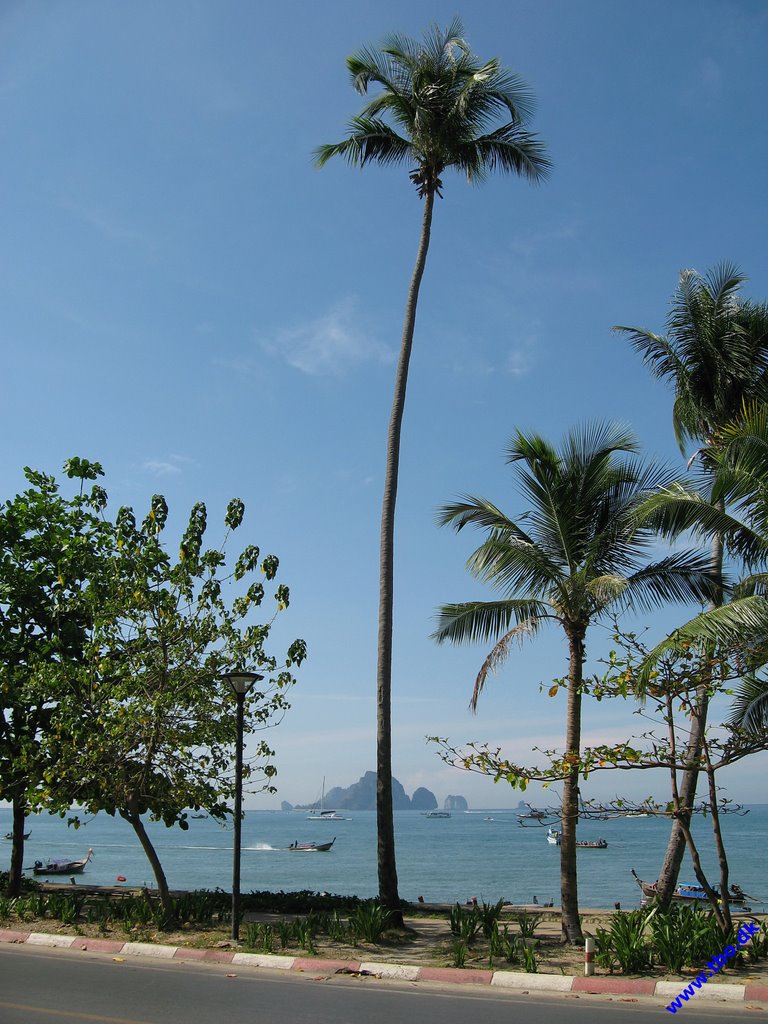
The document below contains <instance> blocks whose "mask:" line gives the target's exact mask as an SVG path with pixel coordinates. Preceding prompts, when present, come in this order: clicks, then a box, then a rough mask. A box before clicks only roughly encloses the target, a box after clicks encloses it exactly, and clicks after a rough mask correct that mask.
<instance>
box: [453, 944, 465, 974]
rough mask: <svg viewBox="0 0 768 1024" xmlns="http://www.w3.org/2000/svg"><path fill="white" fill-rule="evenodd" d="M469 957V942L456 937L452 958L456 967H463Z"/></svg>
mask: <svg viewBox="0 0 768 1024" xmlns="http://www.w3.org/2000/svg"><path fill="white" fill-rule="evenodd" d="M466 959H467V944H466V942H465V941H464V939H457V938H454V940H453V948H452V960H453V966H454V967H463V966H464V964H465V962H466Z"/></svg>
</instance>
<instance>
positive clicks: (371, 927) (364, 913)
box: [349, 900, 391, 942]
mask: <svg viewBox="0 0 768 1024" xmlns="http://www.w3.org/2000/svg"><path fill="white" fill-rule="evenodd" d="M390 920H391V914H390V912H389V911H388V910H387V909H386V908H385V907H383V906H382V905H381V903H379V902H378V900H366V901H365V902H364V903H361V904H360V906H359V907H357V908H356V909H355V910H354V911H353V912H352V913H351V914H350V915H349V927H350V931H352V932H353V933H354V935H355V937H356V939H362V940H363V941H365V942H378V941H379V940H380V939H381V936H382V935H383V934H384V932H385V931H386V929H387V928H388V927H389V923H390Z"/></svg>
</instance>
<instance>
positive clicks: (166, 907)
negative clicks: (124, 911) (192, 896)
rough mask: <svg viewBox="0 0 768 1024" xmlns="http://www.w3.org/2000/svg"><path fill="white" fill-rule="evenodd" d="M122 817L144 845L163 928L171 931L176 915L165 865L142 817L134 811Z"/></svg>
mask: <svg viewBox="0 0 768 1024" xmlns="http://www.w3.org/2000/svg"><path fill="white" fill-rule="evenodd" d="M120 817H121V818H125V820H126V821H127V822H128V823H129V824H130V825H131V827H132V828H133V831H134V832H135V833H136V835H137V836H138V839H139V842H140V843H141V845H142V848H143V850H144V853H145V854H146V855H147V860H148V861H149V863H150V865H151V867H152V872H153V874H154V876H155V881H156V882H157V895H158V896H159V898H160V906H161V907H162V908H163V922H162V928H163V929H169V928H173V927H174V926H175V925H176V923H177V922H176V914H175V913H174V909H173V903H172V902H171V894H170V891H169V889H168V880H167V879H166V877H165V872H164V871H163V865H162V864H161V863H160V858H159V857H158V856H157V851H156V850H155V848H154V846H153V845H152V840H151V839H150V838H149V836H148V834H147V830H146V829H145V828H144V822H143V821H142V820H141V816H140V815H138V814H136V813H135V812H132V811H120Z"/></svg>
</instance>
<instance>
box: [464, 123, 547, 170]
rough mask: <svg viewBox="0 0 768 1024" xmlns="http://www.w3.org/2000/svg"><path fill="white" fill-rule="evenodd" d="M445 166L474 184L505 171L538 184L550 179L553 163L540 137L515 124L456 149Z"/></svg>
mask: <svg viewBox="0 0 768 1024" xmlns="http://www.w3.org/2000/svg"><path fill="white" fill-rule="evenodd" d="M446 167H455V168H456V169H457V170H459V171H462V172H463V173H464V174H466V176H467V180H468V181H470V182H473V183H480V182H482V181H485V179H486V178H487V177H488V175H489V174H490V173H492V172H494V171H502V172H503V173H505V174H518V175H520V177H524V178H527V179H528V180H529V181H531V182H533V183H535V184H539V183H541V182H542V181H545V180H546V179H547V177H548V176H549V172H550V170H551V169H552V162H551V161H550V159H549V158H548V156H547V154H546V149H545V147H544V145H543V143H542V142H541V141H540V140H539V138H538V136H536V135H533V134H531V132H527V131H524V130H523V129H522V128H520V127H519V125H517V124H514V123H513V124H506V125H504V126H503V127H501V128H497V129H496V130H495V131H493V132H491V133H490V134H488V135H481V136H478V137H477V138H475V139H472V140H470V141H469V142H467V143H465V144H463V145H459V146H456V147H455V149H454V152H453V154H452V159H451V160H450V162H446Z"/></svg>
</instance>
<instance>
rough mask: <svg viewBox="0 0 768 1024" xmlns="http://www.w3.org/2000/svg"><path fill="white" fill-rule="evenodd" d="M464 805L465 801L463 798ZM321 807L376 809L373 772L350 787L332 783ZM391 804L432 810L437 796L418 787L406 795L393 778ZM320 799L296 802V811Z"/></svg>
mask: <svg viewBox="0 0 768 1024" xmlns="http://www.w3.org/2000/svg"><path fill="white" fill-rule="evenodd" d="M450 799H452V800H456V799H459V800H463V799H464V798H463V797H451V798H450ZM464 803H465V806H466V801H464ZM324 806H325V807H328V808H331V807H332V808H334V809H336V810H340V811H375V810H376V772H366V773H365V775H363V776H362V778H360V779H358V781H357V782H354V783H353V784H352V785H351V786H347V787H346V788H343V787H341V786H334V787H333V789H329V790H328V791H327V793H326V794H325V801H324ZM392 806H393V807H394V809H395V810H396V811H433V810H434V809H435V808H436V807H437V798H436V796H435V794H434V793H432V792H431V791H430V790H428V789H425V788H424V787H423V786H420V787H419V788H418V789H417V790H416V791H415V792H414V794H413V796H412V797H409V796H408V794H407V793H406V792H405V790H404V789H403V787H402V784H401V783H399V782H398V781H397V779H395V778H393V779H392ZM319 808H320V801H319V800H316V801H314V803H311V804H296V809H297V810H302V811H316V810H318V809H319Z"/></svg>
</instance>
